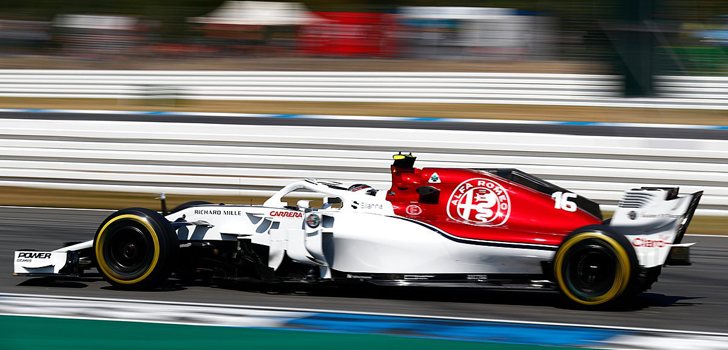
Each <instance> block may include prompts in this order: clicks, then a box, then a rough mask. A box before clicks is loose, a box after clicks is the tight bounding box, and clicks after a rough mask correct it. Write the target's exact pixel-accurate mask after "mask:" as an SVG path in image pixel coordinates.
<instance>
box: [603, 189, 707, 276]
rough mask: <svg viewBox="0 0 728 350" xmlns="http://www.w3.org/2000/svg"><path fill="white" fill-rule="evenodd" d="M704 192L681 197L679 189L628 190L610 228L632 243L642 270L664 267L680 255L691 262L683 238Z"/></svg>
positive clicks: (684, 261) (683, 259) (682, 261)
mask: <svg viewBox="0 0 728 350" xmlns="http://www.w3.org/2000/svg"><path fill="white" fill-rule="evenodd" d="M702 195H703V192H702V191H699V192H695V193H692V194H688V195H684V196H679V188H677V187H669V188H657V187H642V188H638V189H632V190H630V191H627V192H626V193H625V194H624V196H623V198H622V200H621V201H620V202H619V205H618V207H617V210H616V211H615V212H614V216H613V217H612V220H611V222H610V226H611V227H612V228H613V229H614V230H615V231H617V232H620V233H622V234H623V235H624V236H625V237H627V239H628V240H629V242H630V244H631V245H632V247H633V248H634V250H635V253H636V254H637V259H638V260H639V263H640V265H641V266H643V267H647V268H649V267H655V266H660V265H663V264H665V263H666V262H667V261H668V257H670V256H671V255H672V254H676V253H679V254H681V255H682V259H681V261H680V262H681V263H689V250H688V248H689V246H690V245H692V244H682V239H683V237H684V236H685V232H686V231H687V229H688V226H689V225H690V221H691V220H692V218H693V216H694V215H695V210H696V209H697V207H698V203H699V202H700V198H701V197H702Z"/></svg>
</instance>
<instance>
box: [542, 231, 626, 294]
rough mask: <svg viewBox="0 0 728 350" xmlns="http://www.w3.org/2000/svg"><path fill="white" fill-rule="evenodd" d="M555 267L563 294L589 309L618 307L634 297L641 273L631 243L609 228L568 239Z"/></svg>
mask: <svg viewBox="0 0 728 350" xmlns="http://www.w3.org/2000/svg"><path fill="white" fill-rule="evenodd" d="M553 266H554V276H555V279H556V282H557V284H558V286H559V289H560V291H561V293H562V294H563V295H564V296H565V297H566V298H567V299H568V300H569V301H571V302H573V303H576V304H578V305H582V306H587V307H596V306H600V305H610V304H615V303H618V302H619V301H620V300H622V298H624V297H627V296H628V295H631V294H632V291H633V290H634V287H633V285H634V284H635V282H634V281H635V276H636V272H637V271H638V264H637V257H636V255H635V252H634V249H633V248H632V246H631V245H630V244H629V242H628V241H627V239H626V238H625V237H624V236H622V235H617V234H614V233H612V232H610V231H609V229H608V227H605V226H592V227H586V228H583V229H580V230H577V231H575V232H573V233H571V234H570V235H569V236H567V237H566V239H564V241H563V243H562V244H561V246H560V247H559V249H558V250H557V251H556V255H555V257H554V264H553Z"/></svg>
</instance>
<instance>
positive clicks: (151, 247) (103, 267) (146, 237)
mask: <svg viewBox="0 0 728 350" xmlns="http://www.w3.org/2000/svg"><path fill="white" fill-rule="evenodd" d="M93 253H94V257H95V258H96V265H97V268H98V270H99V273H101V275H103V276H104V278H105V279H106V280H107V281H108V282H109V283H111V284H112V285H114V286H116V287H119V288H124V289H153V288H156V287H159V286H160V285H161V284H162V283H163V282H164V281H165V280H166V279H167V277H169V275H170V273H171V272H172V269H173V268H174V267H175V265H176V263H177V255H178V253H179V242H178V240H177V235H176V233H175V231H174V229H173V228H172V225H171V224H170V223H169V221H167V219H165V218H164V217H163V216H162V215H161V214H159V213H157V212H155V211H153V210H149V209H144V208H130V209H123V210H119V211H117V212H115V213H113V214H111V215H110V216H109V217H108V218H106V220H104V222H102V223H101V225H100V226H99V229H98V231H96V236H94V244H93Z"/></svg>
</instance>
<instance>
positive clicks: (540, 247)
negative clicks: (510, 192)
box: [389, 216, 559, 251]
mask: <svg viewBox="0 0 728 350" xmlns="http://www.w3.org/2000/svg"><path fill="white" fill-rule="evenodd" d="M389 217H391V218H393V219H399V220H404V221H409V222H411V223H414V224H417V225H420V226H422V227H426V228H428V229H430V230H432V231H435V232H437V233H438V234H439V235H441V236H443V237H445V238H447V239H449V240H451V241H455V242H458V243H464V244H473V245H484V246H491V247H500V248H516V249H535V250H550V251H556V250H557V249H559V247H558V246H555V245H546V244H531V243H516V242H504V241H489V240H484V239H470V238H462V237H457V236H454V235H452V234H449V233H447V232H445V231H443V230H441V229H439V228H437V227H435V226H432V225H430V224H427V223H424V222H422V221H418V220H414V219H410V218H406V217H402V216H389Z"/></svg>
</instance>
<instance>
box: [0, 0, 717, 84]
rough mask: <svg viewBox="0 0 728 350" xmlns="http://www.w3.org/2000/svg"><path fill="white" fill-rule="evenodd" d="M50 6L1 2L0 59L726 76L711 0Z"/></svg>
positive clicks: (194, 1) (7, 62)
mask: <svg viewBox="0 0 728 350" xmlns="http://www.w3.org/2000/svg"><path fill="white" fill-rule="evenodd" d="M59 4H60V3H59V2H58V1H55V0H32V1H28V0H4V1H2V2H1V3H0V66H2V67H3V68H110V69H114V68H127V69H132V68H133V69H174V68H176V69H245V70H257V69H268V70H332V69H333V70H336V69H348V70H353V69H356V70H400V71H402V70H433V67H438V66H437V64H441V63H442V62H447V69H448V70H449V71H453V70H454V71H463V70H465V71H499V70H500V71H509V72H513V71H528V72H563V73H620V74H626V75H628V76H629V79H635V80H636V82H635V85H634V86H631V87H629V88H628V91H627V94H631V95H643V94H650V93H652V88H651V86H650V83H649V77H650V76H651V75H653V74H686V75H696V74H699V75H706V74H710V75H725V74H726V73H727V72H728V64H727V63H726V62H728V60H726V59H725V57H726V48H727V47H728V3H727V2H725V1H719V0H697V1H677V0H661V1H657V0H638V1H635V0H592V1H574V0H569V1H544V0H537V1H532V0H528V1H521V0H493V1H474V0H470V1H469V0H459V1H436V0H434V1H433V0H399V1H364V0H350V1H327V0H311V1H303V2H287V3H282V2H250V1H221V0H180V1H174V2H169V1H161V0H135V1H131V0H130V1H94V0H73V1H64V2H63V3H62V5H60V6H59ZM332 58H335V59H337V60H335V62H331V61H330V60H325V61H324V60H323V59H332ZM344 59H346V60H344ZM371 60H374V61H371ZM321 62H326V63H325V64H321ZM628 84H629V83H628Z"/></svg>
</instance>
